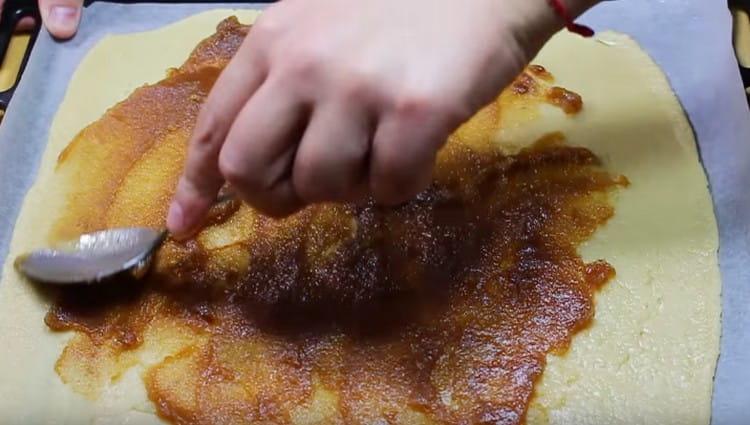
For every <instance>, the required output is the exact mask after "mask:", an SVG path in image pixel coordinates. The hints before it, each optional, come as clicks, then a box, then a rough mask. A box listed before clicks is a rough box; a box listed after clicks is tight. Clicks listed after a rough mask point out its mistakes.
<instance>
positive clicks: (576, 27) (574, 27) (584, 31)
mask: <svg viewBox="0 0 750 425" xmlns="http://www.w3.org/2000/svg"><path fill="white" fill-rule="evenodd" d="M547 1H548V2H549V5H550V6H552V9H554V10H555V13H557V14H558V16H560V18H562V19H563V20H564V21H565V27H566V28H567V29H568V31H570V32H572V33H576V34H579V35H582V36H584V37H593V36H594V30H592V29H591V28H589V27H587V26H585V25H581V24H577V23H575V22H573V19H572V18H571V17H570V13H568V8H567V7H566V6H565V3H563V0H547Z"/></svg>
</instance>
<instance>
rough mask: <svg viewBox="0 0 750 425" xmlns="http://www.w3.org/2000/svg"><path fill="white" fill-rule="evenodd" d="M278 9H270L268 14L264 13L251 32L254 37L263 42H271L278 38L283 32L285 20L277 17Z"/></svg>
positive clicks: (267, 11)
mask: <svg viewBox="0 0 750 425" xmlns="http://www.w3.org/2000/svg"><path fill="white" fill-rule="evenodd" d="M274 12H276V9H272V8H270V7H269V9H268V10H266V12H264V13H262V14H261V15H260V16H259V17H258V18H257V19H256V20H255V23H254V24H253V26H252V28H251V30H250V32H251V33H252V34H253V37H256V38H261V39H263V40H270V39H273V38H275V37H277V36H278V35H279V34H280V33H281V32H282V28H283V27H282V25H283V20H282V19H279V18H278V17H277V16H276V15H277V14H276V13H274Z"/></svg>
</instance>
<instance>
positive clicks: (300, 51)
mask: <svg viewBox="0 0 750 425" xmlns="http://www.w3.org/2000/svg"><path fill="white" fill-rule="evenodd" d="M281 54H282V55H283V56H284V58H283V59H282V63H283V64H284V68H285V74H286V75H287V76H288V77H289V78H291V79H293V81H296V80H305V79H309V78H313V77H315V76H318V75H320V73H321V72H322V70H323V67H324V66H325V63H326V59H325V54H324V53H323V52H321V49H317V48H315V47H311V46H309V45H301V46H298V47H297V48H294V49H291V52H289V53H281Z"/></svg>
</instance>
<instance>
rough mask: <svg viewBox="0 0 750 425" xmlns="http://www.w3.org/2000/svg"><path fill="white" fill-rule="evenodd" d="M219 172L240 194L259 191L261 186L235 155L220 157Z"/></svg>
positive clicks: (223, 154)
mask: <svg viewBox="0 0 750 425" xmlns="http://www.w3.org/2000/svg"><path fill="white" fill-rule="evenodd" d="M219 172H220V173H221V175H222V176H223V177H224V180H226V181H227V182H228V183H229V184H230V185H232V186H233V187H234V188H235V189H237V190H238V191H240V192H249V191H256V190H259V189H260V187H261V185H260V184H259V182H258V180H257V179H256V178H254V177H253V173H249V172H248V169H247V168H246V167H245V166H244V165H243V164H242V163H241V161H238V160H237V158H236V157H235V156H233V155H227V154H225V153H223V152H222V154H221V155H219Z"/></svg>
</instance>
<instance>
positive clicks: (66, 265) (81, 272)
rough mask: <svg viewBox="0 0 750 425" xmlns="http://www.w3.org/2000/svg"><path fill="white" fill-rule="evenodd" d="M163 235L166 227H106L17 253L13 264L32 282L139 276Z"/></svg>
mask: <svg viewBox="0 0 750 425" xmlns="http://www.w3.org/2000/svg"><path fill="white" fill-rule="evenodd" d="M166 238H167V231H166V230H157V229H150V228H145V227H129V228H120V229H107V230H102V231H99V232H94V233H87V234H83V235H81V236H80V237H79V238H78V239H76V240H73V241H68V242H63V243H61V244H59V245H56V246H54V247H51V248H43V249H39V250H36V251H32V252H30V253H28V254H24V255H21V256H19V257H18V258H16V261H15V263H14V265H15V267H16V270H18V271H19V272H20V273H21V274H23V275H24V276H26V277H27V278H29V279H31V280H33V281H35V282H40V283H48V284H55V285H70V284H93V283H99V282H102V281H105V280H106V279H107V278H110V277H112V276H115V275H119V274H123V273H130V274H131V275H133V276H134V277H136V278H140V277H142V276H143V274H144V273H145V272H146V270H148V268H149V266H150V263H151V259H152V257H153V253H154V252H155V251H156V250H157V249H158V248H159V246H161V244H162V242H163V241H164V240H165V239H166Z"/></svg>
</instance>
